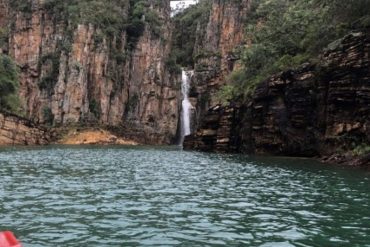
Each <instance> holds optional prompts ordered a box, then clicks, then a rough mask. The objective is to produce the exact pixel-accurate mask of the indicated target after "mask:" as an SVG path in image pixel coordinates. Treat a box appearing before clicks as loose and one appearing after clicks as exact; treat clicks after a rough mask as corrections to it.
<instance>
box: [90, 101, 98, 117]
mask: <svg viewBox="0 0 370 247" xmlns="http://www.w3.org/2000/svg"><path fill="white" fill-rule="evenodd" d="M89 110H90V112H91V113H92V114H93V115H94V116H95V118H97V119H99V118H100V116H101V107H100V104H99V102H98V101H97V100H96V99H92V100H91V101H90V103H89Z"/></svg>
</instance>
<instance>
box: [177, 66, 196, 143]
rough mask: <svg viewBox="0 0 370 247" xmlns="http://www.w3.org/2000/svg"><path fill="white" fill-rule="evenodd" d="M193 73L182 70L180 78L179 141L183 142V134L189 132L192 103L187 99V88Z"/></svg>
mask: <svg viewBox="0 0 370 247" xmlns="http://www.w3.org/2000/svg"><path fill="white" fill-rule="evenodd" d="M192 75H193V71H185V70H183V71H182V80H181V93H182V98H183V100H182V110H181V140H180V141H181V142H180V144H181V145H182V143H183V142H184V139H185V136H188V135H190V134H191V130H190V122H191V120H190V118H191V109H192V107H193V106H192V105H191V103H190V101H189V89H190V78H191V76H192Z"/></svg>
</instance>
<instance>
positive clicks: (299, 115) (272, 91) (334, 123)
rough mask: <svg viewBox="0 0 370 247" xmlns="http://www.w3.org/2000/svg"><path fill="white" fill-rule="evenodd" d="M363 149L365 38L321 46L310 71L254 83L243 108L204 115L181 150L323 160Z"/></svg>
mask: <svg viewBox="0 0 370 247" xmlns="http://www.w3.org/2000/svg"><path fill="white" fill-rule="evenodd" d="M369 143H370V32H369V30H366V31H364V32H357V33H351V34H350V35H348V36H346V37H344V38H343V39H342V40H339V41H337V42H335V43H333V44H332V45H330V46H329V49H328V50H327V51H326V52H325V53H324V54H323V55H322V56H321V58H320V62H318V63H317V64H304V65H302V66H301V67H300V68H297V69H292V70H288V71H284V72H282V73H280V74H277V75H275V76H272V77H271V78H269V79H268V80H266V81H264V82H262V83H261V84H260V85H259V86H258V87H257V89H256V91H255V93H254V95H253V96H252V98H251V99H250V100H249V101H248V102H244V103H234V104H231V105H230V106H228V107H222V106H216V107H213V108H210V109H209V110H208V112H207V114H206V116H205V117H204V120H203V121H202V125H201V127H200V128H199V129H198V130H197V131H196V133H195V134H194V135H192V136H189V137H187V138H186V140H185V143H184V146H185V148H188V149H190V148H191V149H197V150H202V151H220V152H233V151H237V152H248V153H259V154H274V155H291V156H308V157H312V156H316V155H317V156H324V155H331V154H333V153H340V152H345V151H348V150H351V149H354V148H355V147H356V146H358V145H362V144H365V145H368V144H369Z"/></svg>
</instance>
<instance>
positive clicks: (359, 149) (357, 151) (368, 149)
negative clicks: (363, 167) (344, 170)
mask: <svg viewBox="0 0 370 247" xmlns="http://www.w3.org/2000/svg"><path fill="white" fill-rule="evenodd" d="M352 153H353V154H354V155H356V156H361V155H364V154H368V153H370V145H368V144H360V145H358V146H356V147H355V148H354V149H353V150H352Z"/></svg>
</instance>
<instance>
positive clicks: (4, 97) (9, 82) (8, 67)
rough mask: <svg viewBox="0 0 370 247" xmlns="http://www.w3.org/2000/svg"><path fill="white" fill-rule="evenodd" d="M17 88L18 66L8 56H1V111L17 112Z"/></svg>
mask: <svg viewBox="0 0 370 247" xmlns="http://www.w3.org/2000/svg"><path fill="white" fill-rule="evenodd" d="M17 88H18V73H17V68H16V65H15V64H14V62H13V61H12V60H11V59H10V58H9V57H8V56H5V55H2V54H0V110H8V111H15V110H17V107H18V98H17V96H16V92H17Z"/></svg>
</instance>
